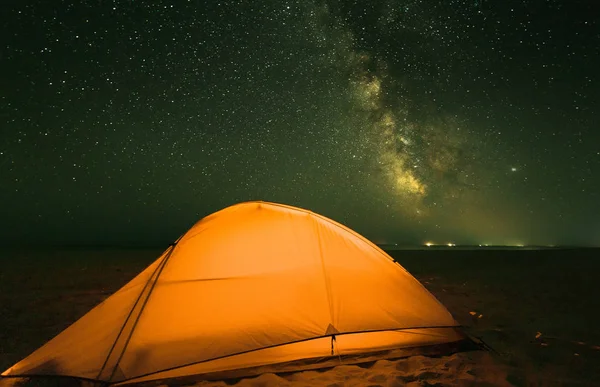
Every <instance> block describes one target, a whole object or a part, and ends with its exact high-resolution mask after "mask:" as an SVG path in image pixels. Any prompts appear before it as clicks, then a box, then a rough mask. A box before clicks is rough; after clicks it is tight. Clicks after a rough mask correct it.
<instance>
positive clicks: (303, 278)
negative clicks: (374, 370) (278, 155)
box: [2, 202, 464, 385]
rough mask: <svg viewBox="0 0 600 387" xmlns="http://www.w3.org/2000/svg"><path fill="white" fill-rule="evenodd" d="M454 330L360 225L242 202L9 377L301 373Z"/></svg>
mask: <svg viewBox="0 0 600 387" xmlns="http://www.w3.org/2000/svg"><path fill="white" fill-rule="evenodd" d="M457 326H458V323H457V322H456V321H455V320H454V318H453V317H452V316H451V314H450V313H449V312H448V311H447V310H446V308H445V307H444V306H443V305H442V304H440V303H439V302H438V300H437V299H436V298H435V297H434V296H433V295H432V294H431V293H429V292H428V291H427V290H426V289H425V288H424V287H423V286H422V285H421V284H420V283H419V282H418V281H417V280H416V279H415V278H414V277H413V276H411V275H410V274H409V273H408V272H407V271H406V270H405V269H404V268H403V267H402V266H400V265H399V264H397V263H395V262H394V261H393V260H392V258H390V257H389V256H388V255H387V254H385V253H384V252H383V251H382V250H380V249H379V248H378V247H376V246H375V245H373V244H372V243H370V242H369V241H368V240H366V239H365V238H363V237H362V236H360V235H358V234H357V233H355V232H353V231H352V230H350V229H348V228H346V227H344V226H342V225H341V224H339V223H336V222H334V221H332V220H330V219H327V218H325V217H323V216H321V215H318V214H315V213H313V212H310V211H307V210H303V209H300V208H295V207H291V206H285V205H280V204H274V203H266V202H247V203H241V204H237V205H234V206H231V207H228V208H225V209H223V210H221V211H218V212H216V213H214V214H212V215H210V216H207V217H206V218H204V219H202V220H200V221H199V222H198V223H196V224H195V225H194V226H193V227H192V228H191V229H190V230H189V231H188V232H186V233H185V234H184V235H183V236H181V237H180V238H179V240H178V241H177V242H176V243H175V244H174V245H173V246H171V247H169V248H168V249H167V250H166V251H165V252H164V253H163V254H162V255H161V256H160V258H158V259H157V260H156V261H155V262H154V263H152V264H151V265H150V266H149V267H148V268H146V269H145V270H144V271H143V272H142V273H140V274H139V275H138V276H137V277H135V278H134V279H133V280H132V281H131V282H129V283H128V284H127V285H125V286H124V287H123V288H121V289H120V290H118V291H117V292H116V293H115V294H113V295H112V296H110V297H109V298H107V299H106V300H105V301H104V302H102V303H101V304H100V305H98V306H96V307H95V308H94V309H92V310H91V311H90V312H88V313H87V314H86V315H85V316H83V317H82V318H81V319H79V320H78V321H76V322H75V323H74V324H73V325H71V326H70V327H68V328H67V329H65V330H64V331H63V332H62V333H60V334H59V335H58V336H56V337H55V338H54V339H52V340H50V341H49V342H48V343H46V344H45V345H44V346H42V347H41V348H40V349H38V350H37V351H35V352H34V353H33V354H31V355H30V356H28V357H27V358H25V359H24V360H22V361H20V362H19V363H17V364H15V365H14V366H12V367H11V368H9V369H8V370H6V371H5V372H4V373H3V374H2V375H3V376H50V375H54V376H68V377H76V378H80V379H87V380H92V381H98V382H103V383H106V384H113V385H121V384H129V383H134V382H141V381H150V380H158V379H168V378H179V377H185V376H190V375H196V376H198V375H205V376H210V375H212V376H219V377H228V376H234V375H240V374H243V373H244V372H245V373H246V374H250V373H251V372H250V370H254V373H256V372H266V371H271V372H272V371H273V370H300V369H306V368H310V367H313V368H314V367H315V366H318V365H321V366H322V365H323V364H327V361H329V362H331V361H335V362H337V364H339V362H340V361H346V360H348V361H351V360H352V359H356V358H357V356H358V357H359V358H360V359H363V360H364V359H370V358H371V357H372V356H376V357H379V358H380V357H381V356H384V355H385V356H388V357H389V356H390V355H391V354H396V355H397V354H399V353H400V352H398V351H405V352H402V353H408V352H406V349H408V348H412V349H415V348H416V349H417V352H416V353H424V352H425V351H426V349H427V348H434V346H435V345H439V344H447V343H458V342H461V340H463V339H464V335H463V334H462V333H461V332H460V331H459V330H458V328H457ZM394 351H396V352H394ZM412 353H414V351H413V352H412ZM370 356H371V357H370ZM240 372H241V373H240Z"/></svg>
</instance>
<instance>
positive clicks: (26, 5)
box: [0, 0, 600, 245]
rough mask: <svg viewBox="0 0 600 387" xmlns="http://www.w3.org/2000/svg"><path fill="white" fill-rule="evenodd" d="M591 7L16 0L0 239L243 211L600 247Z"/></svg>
mask: <svg viewBox="0 0 600 387" xmlns="http://www.w3.org/2000/svg"><path fill="white" fill-rule="evenodd" d="M599 71H600V4H599V3H598V2H597V1H595V0H588V1H578V0H568V1H567V0H564V1H554V0H543V1H542V0H536V1H528V0H519V1H515V0H507V1H504V0H503V1H487V0H486V1H484V0H470V1H456V0H443V1H442V0H439V1H436V0H431V1H419V0H407V1H403V0H396V1H392V0H384V1H374V0H369V1H327V2H321V1H310V0H299V1H286V0H268V1H260V0H257V1H250V0H243V1H242V0H240V1H218V0H214V1H206V0H198V1H184V0H178V1H176V0H171V1H157V0H152V1H58V0H55V1H12V0H10V1H9V0H6V1H2V2H1V5H0V125H1V126H0V130H1V136H0V213H1V216H0V243H3V244H82V243H83V244H87V243H89V244H147V245H157V244H158V245H160V244H162V243H168V242H171V241H172V240H174V239H175V238H177V237H178V236H179V235H180V234H182V233H183V232H185V231H186V230H187V229H188V228H189V227H190V226H191V225H192V224H193V223H194V222H196V221H197V220H198V219H200V218H201V217H203V216H206V215H208V214H210V213H212V212H214V211H217V210H219V209H221V208H223V207H226V206H229V205H231V204H234V203H237V202H240V201H247V200H267V201H275V202H281V203H286V204H290V205H294V206H300V207H303V208H307V209H311V210H313V211H315V212H318V213H321V214H323V215H325V216H328V217H331V218H333V219H334V220H337V221H339V222H341V223H344V224H346V225H347V226H349V227H351V228H353V229H355V230H356V231H358V232H359V233H361V234H363V235H365V236H366V237H368V238H370V239H371V240H373V241H374V242H376V243H399V244H423V243H425V242H428V241H430V242H434V243H449V242H452V243H457V244H483V243H487V244H556V245H560V244H583V245H600V76H599V75H598V74H599Z"/></svg>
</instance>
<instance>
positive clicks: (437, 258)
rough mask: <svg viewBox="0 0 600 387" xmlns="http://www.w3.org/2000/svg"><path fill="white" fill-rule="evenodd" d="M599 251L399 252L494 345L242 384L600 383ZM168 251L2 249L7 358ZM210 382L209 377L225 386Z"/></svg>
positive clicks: (0, 331)
mask: <svg viewBox="0 0 600 387" xmlns="http://www.w3.org/2000/svg"><path fill="white" fill-rule="evenodd" d="M599 252H600V250H594V249H578V250H568V249H565V250H560V249H559V250H539V251H536V250H533V251H510V250H502V251H489V250H487V251H480V250H479V251H478V250H474V251H458V250H446V251H393V252H390V254H391V255H392V256H394V257H395V258H396V259H397V260H398V261H399V262H400V263H401V264H402V265H403V266H404V267H406V268H407V269H408V270H409V271H410V272H411V273H413V275H415V277H417V279H419V280H420V281H421V282H422V283H423V284H424V285H425V286H426V287H427V288H428V289H429V290H430V291H431V292H432V293H433V294H434V295H435V296H436V297H438V299H439V300H440V301H441V302H442V303H444V305H446V307H447V308H448V309H449V310H450V312H451V313H452V314H453V315H454V316H455V317H456V319H457V320H458V321H459V322H460V323H461V324H463V325H464V327H465V330H466V331H467V332H468V333H469V334H471V335H473V336H476V337H480V338H482V339H483V340H484V341H485V342H486V343H487V344H489V345H490V346H491V347H492V348H493V349H494V351H489V352H486V351H475V352H464V353H457V354H454V355H451V356H445V357H440V358H429V357H423V356H415V357H411V358H408V359H401V360H394V361H387V360H380V361H378V362H376V363H374V364H368V365H365V366H356V365H352V366H349V365H340V366H337V367H334V368H332V369H329V370H324V371H306V372H299V373H294V374H286V375H279V376H278V375H274V374H264V375H261V376H258V377H255V378H248V379H243V380H241V381H237V382H236V383H235V385H236V386H265V387H266V386H331V387H333V386H404V385H407V386H434V385H435V386H510V385H516V386H563V385H573V386H600V329H598V328H597V327H598V326H599V324H598V321H600V302H599V301H598V298H597V296H598V294H599V292H598V290H597V289H598V286H597V283H596V282H597V279H596V277H597V275H598V273H599V272H600V270H599V269H600V259H598V253H599ZM159 253H160V251H157V250H133V249H130V250H111V249H103V250H100V249H98V250H93V251H91V250H84V249H69V250H64V249H63V250H41V249H40V250H27V251H25V250H20V251H19V250H3V251H2V252H1V253H0V264H1V265H2V270H1V271H0V368H1V369H6V368H8V367H9V366H10V365H12V364H14V363H15V362H17V361H18V360H20V359H21V358H23V357H25V356H26V355H28V354H29V353H31V352H32V351H33V350H35V349H36V348H38V347H39V346H40V345H42V344H43V343H44V342H45V341H47V340H48V339H50V338H51V337H53V336H54V335H56V334H58V333H59V332H60V331H61V330H63V329H64V328H66V327H67V326H68V325H69V324H71V323H72V322H73V321H75V320H76V319H77V318H79V317H80V316H82V315H83V314H84V313H85V312H87V311H88V310H89V309H91V308H92V307H93V306H94V305H96V304H97V303H99V302H100V301H102V300H103V299H104V298H106V297H108V296H109V295H110V294H112V293H113V292H114V291H115V290H117V289H118V288H119V287H120V286H122V285H123V284H124V283H125V282H127V280H129V279H130V278H132V277H133V276H135V275H136V274H137V273H138V272H140V271H141V270H142V269H143V268H144V267H145V266H146V265H148V264H149V263H150V262H151V261H153V260H154V259H155V258H156V257H157V256H158V254H159ZM231 383H232V382H231V381H229V384H225V383H224V382H210V383H209V382H200V383H197V384H196V385H198V386H223V387H224V386H226V385H231Z"/></svg>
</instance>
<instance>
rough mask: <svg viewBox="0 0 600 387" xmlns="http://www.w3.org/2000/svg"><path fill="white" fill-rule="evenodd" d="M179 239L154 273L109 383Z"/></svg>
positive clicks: (110, 381)
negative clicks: (153, 279)
mask: <svg viewBox="0 0 600 387" xmlns="http://www.w3.org/2000/svg"><path fill="white" fill-rule="evenodd" d="M180 239H181V238H179V239H178V240H177V241H176V242H175V244H174V245H173V247H172V248H171V251H169V255H168V256H166V257H165V260H164V261H163V263H162V266H161V267H159V268H158V272H157V274H156V280H155V281H154V283H153V284H152V287H151V288H150V290H149V291H148V295H147V296H146V299H145V300H144V303H143V304H142V306H141V308H140V313H138V315H137V317H136V319H135V321H134V322H133V326H132V327H131V333H130V334H129V337H127V340H126V341H125V345H124V346H123V350H122V351H121V354H120V355H119V358H118V359H117V361H116V362H115V366H114V368H113V370H112V372H111V374H110V377H109V378H108V381H109V383H111V384H112V383H113V382H112V378H113V377H114V376H115V372H116V371H117V368H118V367H119V364H120V363H121V360H122V359H123V355H125V352H126V351H127V347H128V346H129V341H130V340H131V337H132V336H133V333H134V332H135V328H136V326H137V323H138V322H139V320H140V317H141V316H142V313H144V308H146V305H147V304H148V300H149V299H150V296H151V295H152V291H153V290H154V288H155V287H156V284H157V283H158V279H159V278H160V275H161V273H162V271H163V269H164V268H165V266H167V262H168V261H169V259H170V258H171V256H172V255H173V251H175V248H176V247H177V242H179V240H180Z"/></svg>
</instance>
